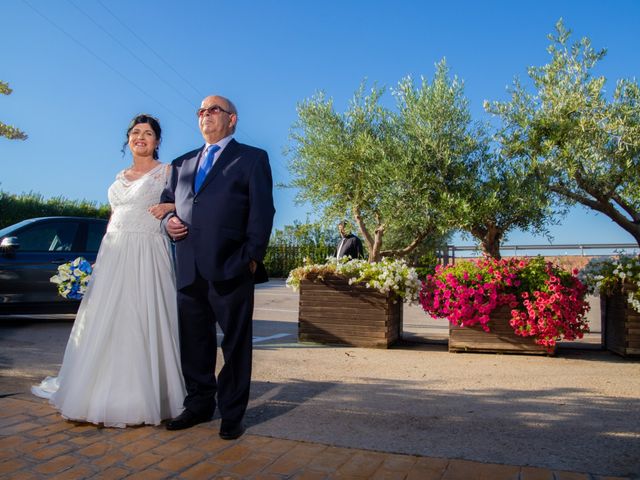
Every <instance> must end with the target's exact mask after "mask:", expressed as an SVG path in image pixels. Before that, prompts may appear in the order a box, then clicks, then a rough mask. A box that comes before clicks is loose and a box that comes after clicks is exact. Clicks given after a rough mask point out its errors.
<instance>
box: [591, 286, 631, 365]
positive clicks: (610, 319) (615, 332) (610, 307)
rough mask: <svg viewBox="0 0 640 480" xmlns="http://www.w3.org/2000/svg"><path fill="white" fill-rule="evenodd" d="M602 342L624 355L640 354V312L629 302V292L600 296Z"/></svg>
mask: <svg viewBox="0 0 640 480" xmlns="http://www.w3.org/2000/svg"><path fill="white" fill-rule="evenodd" d="M600 302H601V303H600V311H601V312H602V322H603V323H602V343H603V344H604V347H605V348H606V349H607V350H610V351H612V352H614V353H617V354H618V355H622V356H623V357H639V356H640V313H638V312H636V311H635V310H634V309H633V308H631V305H629V302H627V292H626V291H623V292H621V293H615V294H612V295H606V296H604V295H602V296H600Z"/></svg>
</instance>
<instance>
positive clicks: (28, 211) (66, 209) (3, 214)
mask: <svg viewBox="0 0 640 480" xmlns="http://www.w3.org/2000/svg"><path fill="white" fill-rule="evenodd" d="M110 214H111V209H110V208H109V205H108V204H103V205H97V204H96V203H94V202H88V201H86V200H80V201H79V200H68V199H66V198H64V197H55V198H50V199H48V200H45V199H44V197H43V196H42V195H40V194H39V193H33V192H31V193H23V194H21V195H14V194H11V193H7V192H4V191H1V190H0V228H4V227H8V226H9V225H13V224H14V223H18V222H21V221H22V220H25V219H27V218H35V217H57V216H70V217H94V218H109V215H110Z"/></svg>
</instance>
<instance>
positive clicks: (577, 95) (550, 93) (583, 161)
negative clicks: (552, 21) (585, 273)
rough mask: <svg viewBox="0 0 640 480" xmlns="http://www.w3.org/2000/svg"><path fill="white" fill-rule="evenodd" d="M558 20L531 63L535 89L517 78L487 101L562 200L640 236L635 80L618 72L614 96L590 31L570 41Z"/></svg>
mask: <svg viewBox="0 0 640 480" xmlns="http://www.w3.org/2000/svg"><path fill="white" fill-rule="evenodd" d="M570 33H571V32H570V31H569V30H567V29H566V28H565V27H564V24H563V22H562V20H560V21H559V22H558V23H557V24H556V34H555V35H550V36H549V39H550V41H551V44H550V46H549V48H548V52H549V54H550V56H551V60H550V62H549V63H548V64H546V65H543V66H541V67H530V68H529V71H528V73H529V77H530V78H531V81H532V83H533V92H529V91H527V89H525V87H524V86H523V85H522V84H520V83H519V82H517V81H516V82H515V83H514V85H513V87H512V88H511V92H510V93H511V99H510V101H508V102H493V103H491V104H489V103H487V104H485V107H486V109H487V110H488V111H489V112H492V113H494V114H496V115H499V116H500V117H501V118H502V119H503V121H504V128H503V129H502V131H501V132H500V137H501V142H502V144H503V146H504V149H505V152H506V154H507V155H509V156H513V157H515V158H519V159H521V161H523V162H526V164H527V165H528V166H529V168H531V169H532V171H534V172H536V173H537V174H538V175H540V176H541V177H542V178H544V179H545V181H546V182H547V183H548V185H549V188H550V190H551V191H552V192H554V193H555V194H556V195H557V196H558V197H559V199H560V200H561V201H562V202H564V203H565V204H567V205H572V204H576V203H579V204H582V205H583V206H585V207H587V208H590V209H594V210H597V211H599V212H601V213H603V214H605V215H607V216H608V217H609V218H611V219H612V220H613V221H614V222H616V223H617V224H618V225H619V226H620V227H622V228H623V229H625V230H626V231H628V232H629V233H630V234H631V235H633V236H634V238H635V239H636V241H638V243H639V244H640V220H639V219H640V182H639V176H638V172H640V101H639V100H640V87H639V86H638V83H637V82H636V81H635V80H619V81H618V82H617V84H616V86H615V89H614V91H613V95H612V96H608V95H607V93H606V89H605V84H606V79H605V78H604V77H602V76H594V75H593V73H592V72H593V70H594V69H595V68H596V66H597V64H598V62H599V61H601V60H602V59H603V58H604V56H605V55H606V51H605V50H600V51H596V50H594V49H593V47H592V46H591V42H590V40H589V39H588V38H586V37H585V38H583V39H581V40H580V41H579V42H576V43H573V44H569V37H570Z"/></svg>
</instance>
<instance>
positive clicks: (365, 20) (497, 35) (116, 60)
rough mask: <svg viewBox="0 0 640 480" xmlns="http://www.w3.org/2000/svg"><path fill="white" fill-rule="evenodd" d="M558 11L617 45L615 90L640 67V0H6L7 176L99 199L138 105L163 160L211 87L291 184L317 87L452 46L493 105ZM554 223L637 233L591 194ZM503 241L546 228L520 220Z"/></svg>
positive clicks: (302, 214)
mask: <svg viewBox="0 0 640 480" xmlns="http://www.w3.org/2000/svg"><path fill="white" fill-rule="evenodd" d="M105 7H106V8H105ZM560 17H563V18H564V21H565V25H566V26H567V27H568V28H570V29H571V30H572V31H573V38H574V39H578V38H579V37H582V36H588V37H590V38H591V40H592V42H593V45H594V47H595V48H607V49H608V52H609V53H608V55H607V57H606V58H605V60H604V61H603V62H602V64H601V67H600V70H599V73H601V74H603V75H605V76H606V77H607V78H608V79H609V82H608V84H607V85H608V89H609V90H610V91H612V90H613V87H614V86H615V80H616V79H618V78H633V77H637V76H638V68H639V66H640V33H639V28H638V25H640V2H639V1H637V0H616V1H610V2H603V1H594V0H580V1H577V0H576V1H566V0H565V1H563V0H552V1H549V0H536V1H528V2H526V1H525V2H516V1H513V0H512V1H486V2H478V1H457V2H429V1H402V0H384V1H375V0H351V1H347V0H324V1H322V2H310V1H300V0H296V1H294V0H281V1H276V0H271V1H257V0H256V1H243V0H233V1H231V0H228V1H215V0H210V1H204V0H201V1H195V0H185V1H181V2H176V1H169V0H139V1H135V2H130V1H124V0H113V1H111V0H59V1H55V2H52V1H50V0H25V1H21V0H4V1H3V2H2V14H1V15H0V31H2V37H3V42H4V44H3V47H2V55H1V56H0V66H1V68H0V79H1V80H3V81H5V82H9V84H10V86H11V87H12V88H13V89H14V93H13V94H12V95H10V96H0V120H2V121H3V122H5V123H8V124H10V125H14V126H17V127H19V128H21V129H22V130H24V131H26V133H27V134H28V135H29V139H28V140H27V141H25V142H21V141H9V140H6V139H2V138H0V189H2V190H5V191H8V192H11V193H22V192H28V191H34V192H39V193H42V194H43V195H45V197H51V196H58V195H63V196H65V197H67V198H71V199H87V200H93V201H97V202H101V203H102V202H106V191H107V188H108V186H109V185H110V184H111V182H112V180H113V178H114V175H115V174H116V172H118V171H119V170H121V169H122V168H124V167H126V166H128V165H129V164H130V160H131V159H130V156H128V155H127V156H125V157H124V158H123V157H122V154H121V153H120V149H121V147H122V143H123V142H124V140H125V136H124V135H125V130H126V126H127V123H128V122H129V120H130V119H131V118H132V117H133V116H134V115H135V114H137V113H139V112H148V113H151V114H153V115H155V116H157V117H159V118H160V121H161V124H162V127H163V136H164V139H163V143H162V146H161V150H160V153H161V159H162V160H164V161H170V160H171V159H173V158H175V157H176V156H178V155H180V154H181V153H184V152H185V151H188V150H190V149H192V148H195V147H197V146H199V145H201V144H202V138H201V137H200V133H199V131H198V128H197V122H196V117H195V114H194V112H195V109H196V108H197V106H199V103H200V100H201V99H202V98H203V97H204V96H206V95H208V94H211V93H218V94H222V95H225V96H227V97H229V98H231V99H232V100H233V101H234V102H235V103H236V104H237V107H238V110H239V113H240V116H239V130H238V131H237V132H236V138H237V139H238V140H239V141H242V142H245V143H250V144H254V145H257V146H260V147H262V148H265V149H266V150H267V151H268V152H269V154H270V157H271V163H272V168H273V172H274V179H275V181H276V182H279V183H286V182H287V180H288V173H287V167H286V165H287V158H286V157H285V156H284V154H283V149H284V147H285V146H286V145H287V144H288V142H289V137H288V136H289V129H290V127H291V125H292V123H293V122H294V121H295V119H296V104H297V103H298V102H300V101H301V100H303V99H305V98H307V97H310V96H311V95H312V94H313V93H314V92H316V91H318V90H324V91H325V92H326V94H327V95H329V96H330V97H333V98H334V100H335V103H336V106H337V107H338V109H343V108H345V106H346V104H347V102H348V100H349V98H350V97H351V96H352V94H353V92H354V91H355V89H356V88H357V87H358V85H359V83H360V82H361V81H362V80H363V79H364V78H365V77H366V78H368V79H369V80H370V81H371V82H374V81H375V82H377V84H378V85H386V86H394V85H395V84H396V83H397V82H398V80H400V79H401V78H402V77H404V76H406V75H412V76H414V77H416V78H419V77H420V76H421V75H424V76H427V77H432V75H433V73H434V64H435V63H436V62H438V61H439V60H440V59H441V58H443V57H446V59H447V62H448V64H449V67H450V69H451V71H452V73H454V74H456V75H458V76H459V77H461V78H462V79H463V80H464V81H465V85H466V95H467V96H468V98H469V100H470V103H471V108H472V112H473V115H474V116H475V118H476V119H481V118H486V114H485V113H484V111H483V109H482V102H483V100H485V99H488V100H500V99H505V98H506V95H505V88H506V86H507V85H510V84H511V82H512V80H513V78H514V77H515V76H518V77H520V78H521V79H526V68H527V66H529V65H541V64H544V63H546V62H547V60H548V58H549V57H548V54H547V53H546V47H547V45H548V40H547V38H546V35H547V34H548V33H550V32H552V31H553V29H554V25H555V22H556V21H557V20H558V19H559V18H560ZM149 47H151V49H152V50H151V49H150V48H149ZM154 52H155V53H154ZM156 54H158V55H159V56H158V55H156ZM293 197H294V192H293V191H291V190H282V189H278V190H276V192H275V198H276V209H277V214H276V221H275V222H276V226H277V227H282V226H283V225H285V224H291V223H293V221H294V220H296V219H297V220H301V221H305V219H306V218H307V215H308V214H311V217H310V218H313V214H312V212H311V211H310V209H309V208H308V207H305V206H296V205H294V202H293ZM552 233H553V235H554V236H555V243H602V242H607V243H611V242H617V243H622V242H632V237H631V236H630V235H629V234H627V233H626V232H624V231H623V230H622V229H620V228H619V227H618V226H616V225H615V224H613V223H612V222H611V221H609V220H608V219H607V218H605V217H603V216H600V215H595V214H593V213H589V212H588V211H586V210H584V209H582V208H578V209H575V210H574V211H572V213H571V214H570V215H569V216H568V217H567V218H566V219H565V220H564V221H563V222H562V225H560V226H558V227H555V228H553V229H552ZM509 243H519V244H523V243H527V244H531V243H546V240H545V239H544V238H534V237H531V236H530V235H528V234H524V233H519V232H514V233H513V234H511V235H510V239H509Z"/></svg>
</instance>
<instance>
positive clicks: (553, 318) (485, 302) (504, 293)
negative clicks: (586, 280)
mask: <svg viewBox="0 0 640 480" xmlns="http://www.w3.org/2000/svg"><path fill="white" fill-rule="evenodd" d="M586 293H587V289H586V287H585V286H584V285H583V284H582V283H581V282H580V280H578V278H577V276H576V272H575V271H574V272H567V271H565V270H563V269H562V268H560V267H559V266H557V265H554V264H552V263H550V262H546V261H545V260H544V259H543V258H542V257H536V258H533V259H520V260H516V259H507V260H495V259H492V258H483V259H479V260H473V261H469V262H463V263H458V264H456V265H449V266H446V267H442V266H440V265H439V266H438V267H436V272H435V274H434V275H430V276H428V277H427V279H426V280H425V281H424V282H423V284H422V290H421V292H420V303H421V304H422V307H423V308H424V310H425V311H426V312H427V313H429V314H431V315H433V316H435V317H440V318H447V319H448V320H449V321H450V322H451V323H452V324H454V325H459V326H463V327H468V326H473V325H480V326H481V327H482V329H483V330H485V331H489V327H488V322H489V318H490V315H491V312H492V311H493V310H495V309H496V308H497V307H499V306H501V305H509V307H511V309H512V310H511V315H512V317H511V321H510V325H511V326H512V327H513V329H514V332H515V333H516V334H517V335H521V336H523V337H535V341H536V343H538V344H539V345H543V346H545V347H547V348H548V349H549V350H552V349H553V348H554V346H555V344H556V342H557V341H558V340H562V339H563V338H564V339H567V340H574V339H576V338H582V336H583V335H584V333H586V332H588V331H589V329H588V325H587V322H586V319H585V315H586V313H587V312H588V310H589V305H588V303H587V302H586V301H585V299H584V298H585V295H586Z"/></svg>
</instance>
